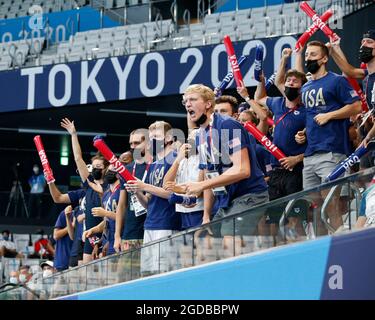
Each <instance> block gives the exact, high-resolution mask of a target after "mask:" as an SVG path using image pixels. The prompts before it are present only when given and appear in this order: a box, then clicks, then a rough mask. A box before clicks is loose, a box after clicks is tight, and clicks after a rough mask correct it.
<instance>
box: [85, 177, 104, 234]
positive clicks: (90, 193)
mask: <svg viewBox="0 0 375 320" xmlns="http://www.w3.org/2000/svg"><path fill="white" fill-rule="evenodd" d="M88 179H90V181H91V180H92V177H91V176H89V178H88ZM106 187H107V186H106V185H105V184H102V188H103V190H105V189H106ZM83 188H84V190H85V191H86V205H85V225H86V230H88V229H91V228H93V227H95V226H97V225H98V224H99V223H100V222H102V221H103V219H102V218H100V217H94V216H93V215H92V213H91V210H92V208H96V207H101V206H102V202H101V200H100V196H99V194H98V193H97V192H96V191H94V190H93V189H92V188H91V187H90V186H89V184H88V183H87V181H85V182H84V183H83Z"/></svg>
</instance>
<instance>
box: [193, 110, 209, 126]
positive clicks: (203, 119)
mask: <svg viewBox="0 0 375 320" xmlns="http://www.w3.org/2000/svg"><path fill="white" fill-rule="evenodd" d="M206 120H207V115H206V114H204V113H203V114H202V115H201V116H200V117H199V119H198V120H197V121H195V124H196V125H197V126H198V127H200V126H201V125H202V124H203V123H205V122H206Z"/></svg>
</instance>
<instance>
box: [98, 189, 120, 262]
mask: <svg viewBox="0 0 375 320" xmlns="http://www.w3.org/2000/svg"><path fill="white" fill-rule="evenodd" d="M119 199H120V184H119V185H117V186H116V187H115V188H114V190H113V191H111V189H110V188H109V187H108V189H107V190H106V191H105V192H104V194H103V199H102V201H103V207H104V209H105V210H107V211H112V212H113V213H116V208H117V205H118V201H119ZM106 229H107V232H106V237H107V241H108V242H109V247H108V255H110V254H114V253H115V252H116V251H115V249H114V248H113V245H114V244H115V232H116V220H114V219H111V218H107V221H106Z"/></svg>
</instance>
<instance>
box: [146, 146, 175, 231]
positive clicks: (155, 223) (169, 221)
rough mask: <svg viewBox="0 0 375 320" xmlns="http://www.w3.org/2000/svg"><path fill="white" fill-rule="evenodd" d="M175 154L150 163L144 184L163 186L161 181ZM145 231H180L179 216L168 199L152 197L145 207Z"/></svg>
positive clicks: (171, 153)
mask: <svg viewBox="0 0 375 320" xmlns="http://www.w3.org/2000/svg"><path fill="white" fill-rule="evenodd" d="M176 156H177V153H176V152H170V153H169V154H168V155H167V156H166V157H165V158H163V159H161V160H157V161H154V162H153V163H151V165H150V168H149V170H148V173H147V177H146V181H145V182H146V183H148V184H151V185H153V186H156V187H162V186H163V179H164V176H165V175H166V173H167V172H168V170H169V168H170V167H171V166H172V164H173V162H174V160H175V159H176ZM144 228H145V230H181V214H179V213H176V211H175V205H174V204H169V202H168V199H163V198H160V197H157V196H154V195H152V196H151V199H150V201H149V202H148V207H147V217H146V220H145V224H144Z"/></svg>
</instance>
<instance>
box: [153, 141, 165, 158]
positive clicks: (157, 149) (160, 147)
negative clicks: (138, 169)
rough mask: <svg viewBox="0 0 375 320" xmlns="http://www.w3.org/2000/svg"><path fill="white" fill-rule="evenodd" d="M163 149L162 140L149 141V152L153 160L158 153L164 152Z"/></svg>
mask: <svg viewBox="0 0 375 320" xmlns="http://www.w3.org/2000/svg"><path fill="white" fill-rule="evenodd" d="M164 147H165V143H164V139H160V140H159V139H151V151H152V156H153V157H154V158H155V157H156V155H157V154H158V153H159V152H160V151H162V150H164Z"/></svg>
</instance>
